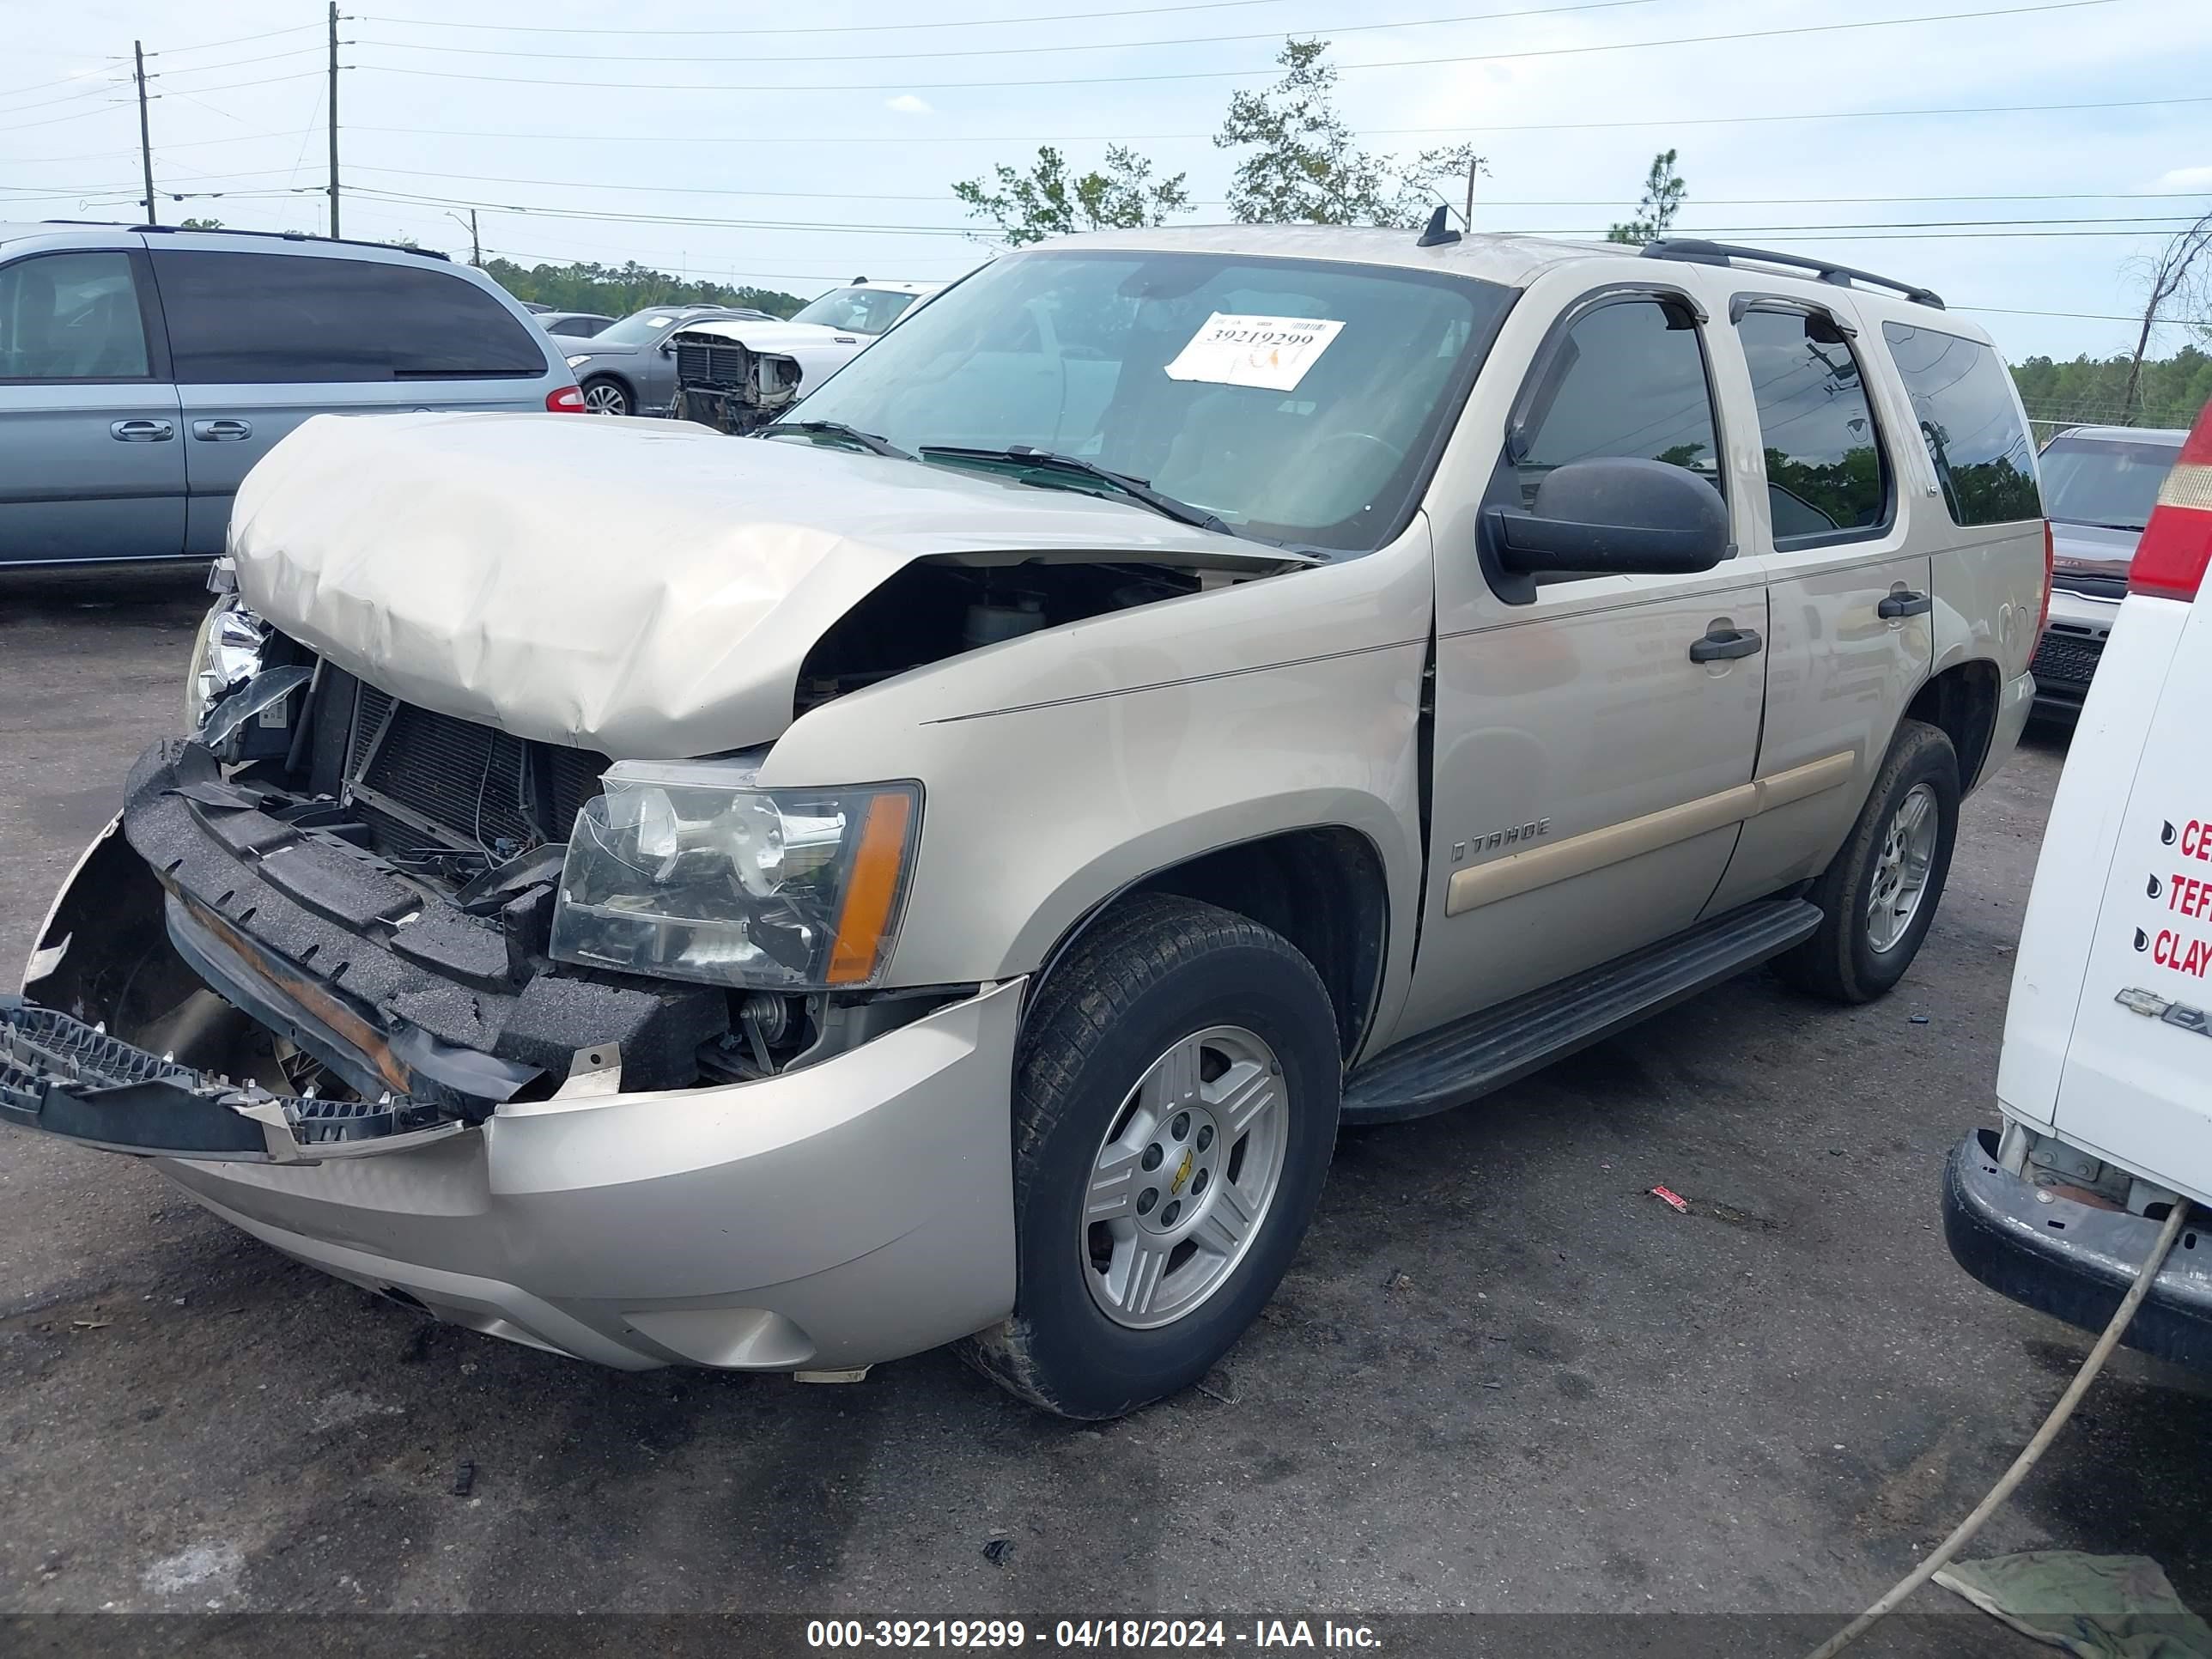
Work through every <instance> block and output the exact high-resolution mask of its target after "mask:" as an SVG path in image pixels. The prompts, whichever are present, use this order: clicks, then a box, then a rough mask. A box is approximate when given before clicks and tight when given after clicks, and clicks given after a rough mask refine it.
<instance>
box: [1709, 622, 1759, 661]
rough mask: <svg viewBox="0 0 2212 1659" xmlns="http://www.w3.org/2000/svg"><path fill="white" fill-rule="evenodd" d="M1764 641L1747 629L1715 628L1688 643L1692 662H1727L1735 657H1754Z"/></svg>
mask: <svg viewBox="0 0 2212 1659" xmlns="http://www.w3.org/2000/svg"><path fill="white" fill-rule="evenodd" d="M1765 649H1766V641H1765V640H1762V639H1761V638H1759V635H1757V634H1756V633H1755V632H1753V630H1752V629H1748V628H1715V629H1709V630H1708V631H1707V633H1706V635H1705V638H1703V639H1701V640H1693V641H1691V643H1690V660H1691V661H1692V662H1727V661H1729V660H1730V659H1733V658H1735V657H1755V656H1757V655H1758V654H1759V653H1760V652H1762V651H1764V650H1765Z"/></svg>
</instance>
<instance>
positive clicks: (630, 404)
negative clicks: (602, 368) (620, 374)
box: [579, 374, 637, 415]
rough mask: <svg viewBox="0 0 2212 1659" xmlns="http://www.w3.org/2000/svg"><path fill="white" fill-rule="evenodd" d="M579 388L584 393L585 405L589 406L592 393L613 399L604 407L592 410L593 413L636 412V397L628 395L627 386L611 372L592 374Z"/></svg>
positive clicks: (616, 413) (630, 413)
mask: <svg viewBox="0 0 2212 1659" xmlns="http://www.w3.org/2000/svg"><path fill="white" fill-rule="evenodd" d="M579 389H580V391H581V392H583V394H584V402H585V404H586V407H589V406H590V404H591V400H592V397H593V396H594V395H597V396H598V397H599V398H609V399H614V400H615V401H614V402H612V403H611V404H608V405H607V406H606V407H603V408H598V409H593V410H592V413H593V414H594V415H635V414H636V413H637V399H636V398H633V397H632V396H630V390H629V387H628V386H624V385H623V383H622V382H621V381H620V380H617V379H615V377H614V376H613V375H611V374H594V375H592V377H591V378H590V379H589V380H586V381H585V382H584V384H583V386H581V387H580V388H579Z"/></svg>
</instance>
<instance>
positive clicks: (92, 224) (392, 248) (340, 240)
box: [39, 219, 453, 264]
mask: <svg viewBox="0 0 2212 1659" xmlns="http://www.w3.org/2000/svg"><path fill="white" fill-rule="evenodd" d="M39 222H40V224H42V225H83V226H86V227H88V228H98V229H100V230H140V231H152V232H154V233H155V234H160V235H163V236H173V235H177V234H179V233H181V234H185V235H187V236H265V237H268V238H269V239H270V240H274V241H279V242H331V243H334V244H335V245H337V246H339V247H380V248H382V249H383V250H384V251H385V252H387V253H419V254H421V255H422V257H423V258H425V259H443V260H446V261H447V263H448V264H450V263H452V260H453V255H451V254H449V253H441V252H438V250H437V249H436V248H434V247H416V246H415V245H414V244H413V243H412V242H372V241H369V240H367V239H366V238H364V237H360V236H319V235H316V234H313V233H312V232H309V231H305V230H240V229H238V228H234V227H233V226H230V225H224V226H222V227H221V228H218V229H215V230H210V229H207V228H205V227H204V226H200V225H126V224H124V223H122V222H120V221H118V220H114V219H41V220H40V221H39Z"/></svg>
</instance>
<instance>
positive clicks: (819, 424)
mask: <svg viewBox="0 0 2212 1659" xmlns="http://www.w3.org/2000/svg"><path fill="white" fill-rule="evenodd" d="M787 432H796V433H799V434H801V435H804V436H805V437H809V438H842V439H844V440H845V441H846V442H848V443H850V444H857V445H858V446H860V447H861V448H862V449H865V450H866V451H867V452H868V453H869V454H871V455H888V456H890V458H891V459H893V460H895V461H911V460H913V459H915V457H914V456H913V455H910V454H908V453H907V452H906V451H905V450H903V449H901V448H900V447H898V446H897V445H896V444H895V443H893V442H891V441H890V439H888V438H878V436H877V435H875V434H874V433H872V432H863V431H861V430H860V428H858V427H856V426H847V425H846V424H845V423H844V422H842V421H778V422H775V424H774V425H773V426H764V427H763V428H761V429H760V432H759V434H758V435H759V436H761V437H763V438H778V437H781V436H782V435H784V434H785V433H787Z"/></svg>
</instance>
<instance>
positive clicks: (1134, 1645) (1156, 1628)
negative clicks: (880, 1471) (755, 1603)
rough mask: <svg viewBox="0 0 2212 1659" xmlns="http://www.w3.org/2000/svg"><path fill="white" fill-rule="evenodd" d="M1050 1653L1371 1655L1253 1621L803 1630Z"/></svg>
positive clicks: (862, 1639) (850, 1622)
mask: <svg viewBox="0 0 2212 1659" xmlns="http://www.w3.org/2000/svg"><path fill="white" fill-rule="evenodd" d="M1031 1643H1035V1644H1036V1645H1037V1646H1039V1647H1052V1648H1055V1649H1059V1650H1064V1651H1093V1650H1102V1649H1103V1650H1144V1649H1158V1650H1176V1649H1190V1648H1231V1647H1241V1648H1244V1649H1247V1650H1253V1651H1257V1652H1267V1651H1270V1650H1276V1651H1287V1650H1294V1649H1298V1648H1311V1649H1323V1648H1329V1649H1336V1650H1361V1651H1366V1652H1375V1651H1377V1650H1380V1648H1381V1646H1382V1643H1381V1640H1380V1638H1378V1637H1377V1636H1376V1632H1374V1630H1373V1629H1372V1628H1370V1626H1366V1625H1362V1624H1357V1623H1346V1624H1339V1623H1337V1622H1336V1621H1335V1620H1329V1619H1322V1620H1308V1619H1254V1620H1250V1621H1249V1624H1247V1625H1243V1626H1237V1625H1231V1623H1230V1622H1229V1621H1227V1620H1221V1619H1059V1620H1054V1621H1053V1622H1052V1623H1051V1625H1050V1626H1047V1625H1046V1624H1045V1623H1044V1622H1043V1621H1042V1620H1038V1621H1037V1622H1036V1625H1035V1626H1034V1627H1032V1626H1031V1624H1030V1621H1028V1620H1021V1619H875V1620H866V1619H814V1620H808V1621H807V1626H806V1645H807V1646H808V1647H810V1648H822V1649H836V1648H854V1649H862V1648H955V1649H957V1648H967V1649H984V1650H990V1649H1005V1648H1022V1647H1027V1646H1029V1645H1030V1644H1031Z"/></svg>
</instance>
